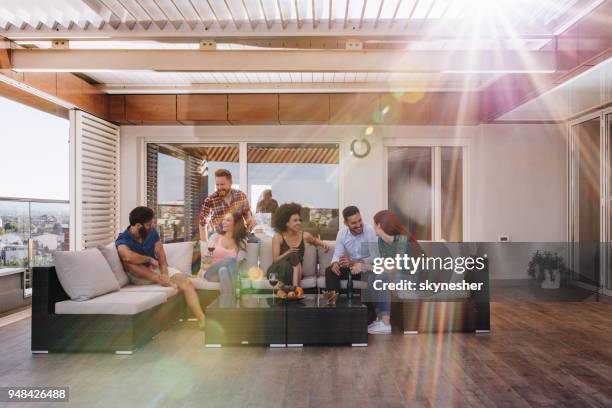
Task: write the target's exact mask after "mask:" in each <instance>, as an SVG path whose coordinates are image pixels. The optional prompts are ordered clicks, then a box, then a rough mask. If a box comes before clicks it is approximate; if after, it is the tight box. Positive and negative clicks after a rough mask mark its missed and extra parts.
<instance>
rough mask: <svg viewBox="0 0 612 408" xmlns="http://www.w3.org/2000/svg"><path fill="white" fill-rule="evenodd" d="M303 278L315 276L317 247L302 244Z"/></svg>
mask: <svg viewBox="0 0 612 408" xmlns="http://www.w3.org/2000/svg"><path fill="white" fill-rule="evenodd" d="M302 272H303V273H302V275H303V277H304V278H307V277H311V276H316V275H317V247H316V246H314V245H310V244H306V243H304V262H303V263H302Z"/></svg>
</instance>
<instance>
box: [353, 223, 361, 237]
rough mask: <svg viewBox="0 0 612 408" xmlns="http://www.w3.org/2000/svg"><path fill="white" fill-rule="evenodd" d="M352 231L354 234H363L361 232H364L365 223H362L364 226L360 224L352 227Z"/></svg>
mask: <svg viewBox="0 0 612 408" xmlns="http://www.w3.org/2000/svg"><path fill="white" fill-rule="evenodd" d="M351 232H352V233H353V234H354V235H359V234H361V233H362V232H363V225H362V226H360V227H359V228H354V229H351Z"/></svg>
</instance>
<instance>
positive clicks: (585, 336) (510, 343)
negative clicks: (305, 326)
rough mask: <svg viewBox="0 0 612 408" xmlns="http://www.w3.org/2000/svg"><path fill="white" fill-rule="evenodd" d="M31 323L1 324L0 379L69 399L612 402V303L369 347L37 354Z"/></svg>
mask: <svg viewBox="0 0 612 408" xmlns="http://www.w3.org/2000/svg"><path fill="white" fill-rule="evenodd" d="M29 326H30V319H26V320H22V321H20V322H17V323H14V324H11V325H9V326H5V327H2V328H0V347H1V350H2V353H1V357H0V358H1V363H0V386H15V385H18V386H28V385H29V386H36V385H37V386H69V387H70V401H71V402H70V405H71V406H82V407H112V408H118V407H221V406H223V407H246V406H249V407H266V408H271V407H292V408H294V407H317V408H321V407H330V406H334V407H362V406H372V407H378V406H389V407H395V406H397V407H400V406H423V407H429V406H437V407H465V406H484V407H496V406H499V407H527V406H538V407H543V406H546V407H563V406H567V407H589V406H593V407H610V406H612V305H611V304H610V303H595V302H575V303H572V302H533V301H525V300H521V301H520V302H519V301H511V300H508V301H503V302H497V303H494V304H492V328H493V332H492V333H491V334H490V335H474V334H445V335H425V334H420V335H416V336H403V335H401V334H399V333H396V334H393V335H383V336H371V337H370V346H369V347H368V348H350V347H334V348H305V349H266V348H254V347H244V348H223V349H205V348H204V347H203V341H204V333H203V332H200V331H197V330H196V329H195V327H194V326H193V325H192V323H183V324H179V325H177V326H176V327H175V328H174V329H172V330H170V331H167V332H164V333H162V334H161V335H160V336H158V337H157V338H156V339H154V340H153V341H152V342H150V343H149V344H148V345H146V346H145V347H144V348H142V349H140V350H139V351H138V352H136V353H135V354H134V355H132V356H116V355H111V354H50V355H31V354H30V352H29V346H30V327H29ZM13 405H15V406H17V407H25V406H28V405H27V404H23V403H21V404H13ZM32 406H35V407H40V406H43V404H35V405H32ZM55 406H57V404H56V405H55Z"/></svg>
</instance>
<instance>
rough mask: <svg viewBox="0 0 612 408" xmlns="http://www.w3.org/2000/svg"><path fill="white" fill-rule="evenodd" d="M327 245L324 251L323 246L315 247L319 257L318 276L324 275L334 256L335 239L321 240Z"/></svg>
mask: <svg viewBox="0 0 612 408" xmlns="http://www.w3.org/2000/svg"><path fill="white" fill-rule="evenodd" d="M323 242H325V243H326V244H327V246H328V247H329V251H327V252H325V251H324V250H323V248H317V255H318V257H319V276H325V269H327V267H328V266H329V265H331V260H332V258H333V256H334V249H336V241H323Z"/></svg>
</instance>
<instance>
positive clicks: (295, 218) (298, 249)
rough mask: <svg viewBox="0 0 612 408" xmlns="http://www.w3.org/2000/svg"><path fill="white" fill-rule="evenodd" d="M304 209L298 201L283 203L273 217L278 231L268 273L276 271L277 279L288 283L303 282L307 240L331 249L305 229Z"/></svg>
mask: <svg viewBox="0 0 612 408" xmlns="http://www.w3.org/2000/svg"><path fill="white" fill-rule="evenodd" d="M301 211H302V206H301V205H299V204H297V203H288V204H283V205H281V206H280V207H278V209H277V210H276V212H275V213H274V217H273V219H272V226H273V227H274V229H275V230H276V233H275V234H274V237H273V238H272V259H273V263H272V265H270V267H269V268H268V275H269V274H270V273H272V272H274V273H276V276H278V280H279V281H280V282H282V283H283V284H285V285H289V284H291V285H293V286H299V285H300V281H301V280H302V261H303V260H304V249H305V246H304V244H305V243H308V244H310V245H314V246H317V247H321V248H323V250H324V251H325V252H327V251H329V247H328V246H327V244H326V243H324V242H323V241H321V240H320V239H319V238H316V237H314V236H312V234H310V233H308V232H304V231H302V229H301V222H302V219H301V217H300V213H301Z"/></svg>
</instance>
